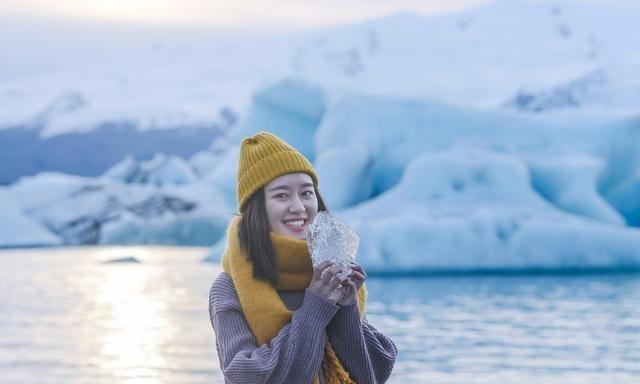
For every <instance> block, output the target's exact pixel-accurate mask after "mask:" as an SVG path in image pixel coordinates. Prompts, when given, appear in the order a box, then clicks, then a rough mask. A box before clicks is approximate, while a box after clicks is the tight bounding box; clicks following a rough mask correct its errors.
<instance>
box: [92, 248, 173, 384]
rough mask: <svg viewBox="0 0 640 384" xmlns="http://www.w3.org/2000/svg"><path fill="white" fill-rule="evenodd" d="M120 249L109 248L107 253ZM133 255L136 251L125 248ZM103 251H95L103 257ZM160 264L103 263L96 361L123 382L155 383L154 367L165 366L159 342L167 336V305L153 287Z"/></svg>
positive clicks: (159, 274)
mask: <svg viewBox="0 0 640 384" xmlns="http://www.w3.org/2000/svg"><path fill="white" fill-rule="evenodd" d="M112 252H113V254H120V255H121V254H122V253H118V252H117V250H113V249H112V250H109V253H112ZM128 253H129V254H133V255H134V257H136V258H144V256H145V255H143V254H140V253H139V252H138V253H136V252H132V250H131V249H129V250H128ZM105 256H109V255H106V254H104V253H102V254H100V255H98V257H99V258H100V259H103V260H104V257H105ZM163 274H164V269H163V268H162V267H160V266H158V265H155V266H154V265H141V264H129V263H116V264H110V265H104V268H103V271H102V279H101V281H100V282H99V284H98V285H97V289H96V300H95V301H96V306H97V308H99V310H100V311H101V312H103V316H102V319H101V323H102V325H103V326H102V327H100V329H101V330H103V332H104V333H103V334H102V335H100V336H99V339H100V344H101V347H102V348H101V354H102V358H101V359H100V362H99V364H100V366H101V367H102V368H103V369H104V370H105V371H107V372H111V373H112V374H115V375H117V376H119V377H120V378H121V379H122V381H123V382H126V383H156V382H160V381H159V379H158V371H159V370H160V369H161V367H166V366H167V363H168V362H167V361H166V357H165V356H164V354H163V345H166V343H167V341H168V339H169V338H170V334H171V329H172V324H171V322H170V319H169V316H168V311H167V304H166V301H165V300H163V297H162V296H161V295H160V292H157V290H155V289H154V282H155V281H158V280H159V279H162V278H163Z"/></svg>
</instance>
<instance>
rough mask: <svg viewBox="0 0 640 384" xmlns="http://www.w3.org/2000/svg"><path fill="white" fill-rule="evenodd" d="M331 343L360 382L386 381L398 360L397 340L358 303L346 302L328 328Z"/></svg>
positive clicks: (348, 369)
mask: <svg viewBox="0 0 640 384" xmlns="http://www.w3.org/2000/svg"><path fill="white" fill-rule="evenodd" d="M327 333H328V336H329V342H330V343H331V346H332V347H333V349H334V350H335V351H336V353H337V354H338V357H339V358H340V361H342V363H343V365H344V367H345V368H346V369H347V371H348V372H349V375H350V376H351V378H352V379H353V380H354V381H355V382H357V383H372V384H375V383H385V382H386V381H387V380H388V379H389V376H390V375H391V371H392V369H393V365H394V363H395V360H396V356H397V354H398V349H397V348H396V345H395V344H394V343H393V341H392V340H391V339H390V338H389V337H387V336H385V335H384V334H383V333H382V332H379V331H378V330H377V329H376V328H374V326H373V325H371V324H369V323H368V322H367V320H366V318H365V319H363V320H361V319H360V314H359V312H358V304H357V303H354V304H351V305H345V306H342V307H340V310H339V311H338V313H337V314H336V315H335V317H334V318H333V319H332V320H331V322H330V323H329V326H328V327H327Z"/></svg>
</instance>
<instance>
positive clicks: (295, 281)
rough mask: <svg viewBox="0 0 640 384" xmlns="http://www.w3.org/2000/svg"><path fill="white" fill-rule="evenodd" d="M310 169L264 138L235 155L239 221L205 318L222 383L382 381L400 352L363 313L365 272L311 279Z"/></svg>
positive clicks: (328, 269)
mask: <svg viewBox="0 0 640 384" xmlns="http://www.w3.org/2000/svg"><path fill="white" fill-rule="evenodd" d="M317 188H318V178H317V176H316V174H315V172H314V170H313V168H312V167H311V164H310V163H309V161H308V160H307V159H306V158H305V157H304V156H303V155H302V154H300V153H299V152H297V151H296V150H295V149H293V148H292V147H291V146H289V145H288V144H287V143H285V142H284V141H282V140H281V139H279V138H278V137H276V136H274V135H272V134H270V133H267V132H261V133H258V134H256V135H254V136H253V137H250V138H246V139H245V140H244V141H243V142H242V145H241V148H240V163H239V167H238V185H237V197H238V207H239V211H240V216H238V217H235V218H234V219H233V220H232V221H231V224H230V225H229V229H228V232H227V247H226V249H225V252H224V255H223V260H222V265H223V269H224V272H223V273H221V274H220V275H219V276H218V277H217V278H216V280H215V281H214V282H213V284H212V286H211V292H210V296H209V315H210V318H211V324H212V326H213V328H214V331H215V334H216V346H217V349H218V356H219V358H220V366H221V368H222V372H223V374H224V377H225V382H227V383H243V384H245V383H291V384H306V383H326V384H333V383H383V382H386V381H387V379H388V378H389V375H390V374H391V370H392V368H393V364H394V362H395V357H396V354H397V349H396V347H395V345H394V344H393V342H392V341H391V339H389V338H388V337H386V336H385V335H383V334H382V333H380V332H379V331H377V330H376V329H375V328H374V327H373V326H372V325H371V324H369V323H368V322H367V319H366V316H365V315H364V308H365V301H366V288H365V286H364V284H363V282H364V280H365V278H366V274H365V272H364V270H363V269H362V267H361V266H359V265H357V264H355V263H354V264H353V265H352V270H351V271H350V272H349V273H348V274H346V273H341V272H340V269H339V268H338V266H337V265H333V264H332V263H331V262H328V261H327V262H324V263H322V264H320V265H319V266H318V268H317V269H316V271H315V272H314V271H313V268H312V264H311V258H310V256H309V251H308V249H307V244H306V240H305V236H306V232H307V227H308V225H309V224H310V223H311V222H313V219H314V217H315V215H316V213H317V212H318V211H325V210H326V206H325V204H324V202H323V201H322V198H321V197H320V194H319V193H318V189H317Z"/></svg>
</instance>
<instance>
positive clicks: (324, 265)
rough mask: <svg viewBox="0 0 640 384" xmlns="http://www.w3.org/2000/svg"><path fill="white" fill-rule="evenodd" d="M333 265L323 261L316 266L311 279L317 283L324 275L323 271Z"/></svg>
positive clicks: (329, 261) (328, 261)
mask: <svg viewBox="0 0 640 384" xmlns="http://www.w3.org/2000/svg"><path fill="white" fill-rule="evenodd" d="M332 265H333V262H331V260H325V261H323V262H322V263H320V264H318V267H317V269H316V271H315V272H314V273H313V279H314V280H316V281H318V280H321V279H322V277H323V276H324V274H325V270H326V269H327V268H329V267H331V266H332Z"/></svg>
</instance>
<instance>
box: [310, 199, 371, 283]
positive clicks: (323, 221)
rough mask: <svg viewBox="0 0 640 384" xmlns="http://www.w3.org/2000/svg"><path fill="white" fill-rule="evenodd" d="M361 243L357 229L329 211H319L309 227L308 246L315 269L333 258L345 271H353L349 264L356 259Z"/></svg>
mask: <svg viewBox="0 0 640 384" xmlns="http://www.w3.org/2000/svg"><path fill="white" fill-rule="evenodd" d="M359 245H360V237H359V236H358V234H357V233H356V231H355V230H354V229H353V228H352V227H351V226H349V225H347V224H345V223H343V222H342V221H340V220H338V218H337V217H335V216H333V215H331V214H330V213H328V212H324V211H322V212H318V213H317V214H316V217H315V219H314V220H313V223H311V225H309V228H308V229H307V247H308V248H309V253H310V254H311V262H312V264H313V269H314V270H315V269H316V268H317V267H318V264H320V263H322V262H323V261H325V260H331V261H333V262H334V263H336V264H338V265H339V266H340V268H341V269H342V271H343V272H349V271H351V267H350V265H349V264H350V263H351V262H352V261H355V259H356V253H357V252H358V246H359Z"/></svg>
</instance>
